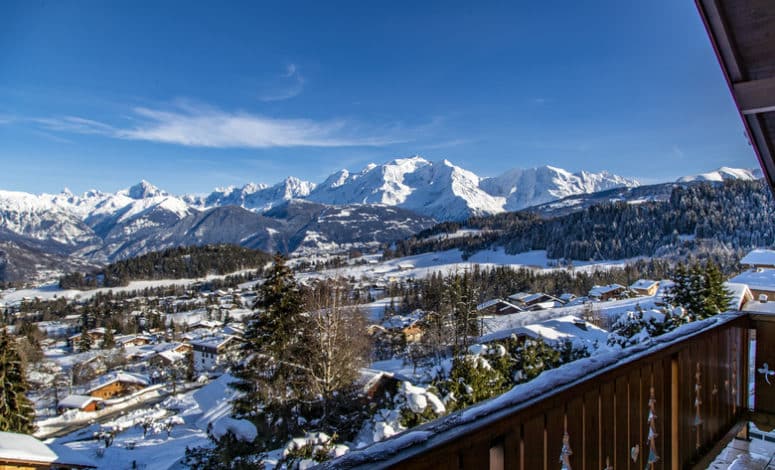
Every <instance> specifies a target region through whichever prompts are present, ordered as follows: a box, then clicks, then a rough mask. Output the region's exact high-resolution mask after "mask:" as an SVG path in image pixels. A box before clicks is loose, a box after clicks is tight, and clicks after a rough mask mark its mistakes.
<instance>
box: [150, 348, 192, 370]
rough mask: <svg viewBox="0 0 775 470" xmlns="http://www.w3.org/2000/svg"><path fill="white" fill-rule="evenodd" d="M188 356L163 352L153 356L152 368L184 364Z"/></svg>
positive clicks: (169, 351)
mask: <svg viewBox="0 0 775 470" xmlns="http://www.w3.org/2000/svg"><path fill="white" fill-rule="evenodd" d="M185 360H186V355H185V354H182V353H179V352H175V351H172V350H168V351H162V352H160V353H157V354H156V355H155V356H153V357H152V358H151V360H150V364H151V365H152V366H156V367H160V368H166V367H171V366H174V365H177V364H181V363H183V361H185Z"/></svg>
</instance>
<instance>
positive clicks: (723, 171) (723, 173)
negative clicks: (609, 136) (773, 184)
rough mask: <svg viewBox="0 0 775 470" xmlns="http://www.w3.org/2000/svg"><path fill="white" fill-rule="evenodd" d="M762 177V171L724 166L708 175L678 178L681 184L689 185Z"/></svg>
mask: <svg viewBox="0 0 775 470" xmlns="http://www.w3.org/2000/svg"><path fill="white" fill-rule="evenodd" d="M761 177H762V170H761V169H760V168H756V169H754V170H747V169H742V168H728V167H725V166H722V167H721V168H719V169H718V170H715V171H710V172H708V173H701V174H699V175H692V176H684V177H682V178H678V182H679V183H688V182H692V181H716V182H719V181H726V180H744V181H752V180H757V179H759V178H761Z"/></svg>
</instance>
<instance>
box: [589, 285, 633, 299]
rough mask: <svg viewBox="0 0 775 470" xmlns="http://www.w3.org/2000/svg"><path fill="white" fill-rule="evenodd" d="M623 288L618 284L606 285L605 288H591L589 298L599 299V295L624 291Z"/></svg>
mask: <svg viewBox="0 0 775 470" xmlns="http://www.w3.org/2000/svg"><path fill="white" fill-rule="evenodd" d="M624 288H625V287H624V286H622V285H620V284H608V285H607V286H593V287H592V289H590V290H589V296H590V297H600V296H601V295H604V294H608V293H610V292H616V291H620V290H624Z"/></svg>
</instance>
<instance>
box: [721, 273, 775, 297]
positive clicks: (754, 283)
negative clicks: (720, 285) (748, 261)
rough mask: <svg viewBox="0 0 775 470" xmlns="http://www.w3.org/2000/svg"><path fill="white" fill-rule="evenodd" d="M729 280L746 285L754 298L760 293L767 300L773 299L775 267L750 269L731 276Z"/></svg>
mask: <svg viewBox="0 0 775 470" xmlns="http://www.w3.org/2000/svg"><path fill="white" fill-rule="evenodd" d="M729 282H731V283H733V284H745V285H747V286H748V288H749V289H750V290H751V294H752V295H753V297H754V299H756V300H759V299H760V298H761V297H762V295H764V296H766V298H767V299H768V300H775V269H766V268H755V269H751V270H748V271H745V272H742V273H740V274H738V275H737V276H735V277H733V278H731V279H730V280H729Z"/></svg>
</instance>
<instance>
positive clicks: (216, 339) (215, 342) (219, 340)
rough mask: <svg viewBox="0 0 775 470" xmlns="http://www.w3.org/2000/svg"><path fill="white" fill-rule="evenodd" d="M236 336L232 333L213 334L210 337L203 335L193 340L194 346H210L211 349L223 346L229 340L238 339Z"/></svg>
mask: <svg viewBox="0 0 775 470" xmlns="http://www.w3.org/2000/svg"><path fill="white" fill-rule="evenodd" d="M236 338H237V337H236V336H232V335H224V334H220V335H213V336H209V337H203V338H199V339H196V340H193V341H191V345H192V346H200V347H203V348H210V349H218V348H220V347H222V346H224V345H225V344H226V343H228V342H229V341H232V340H234V339H236Z"/></svg>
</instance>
